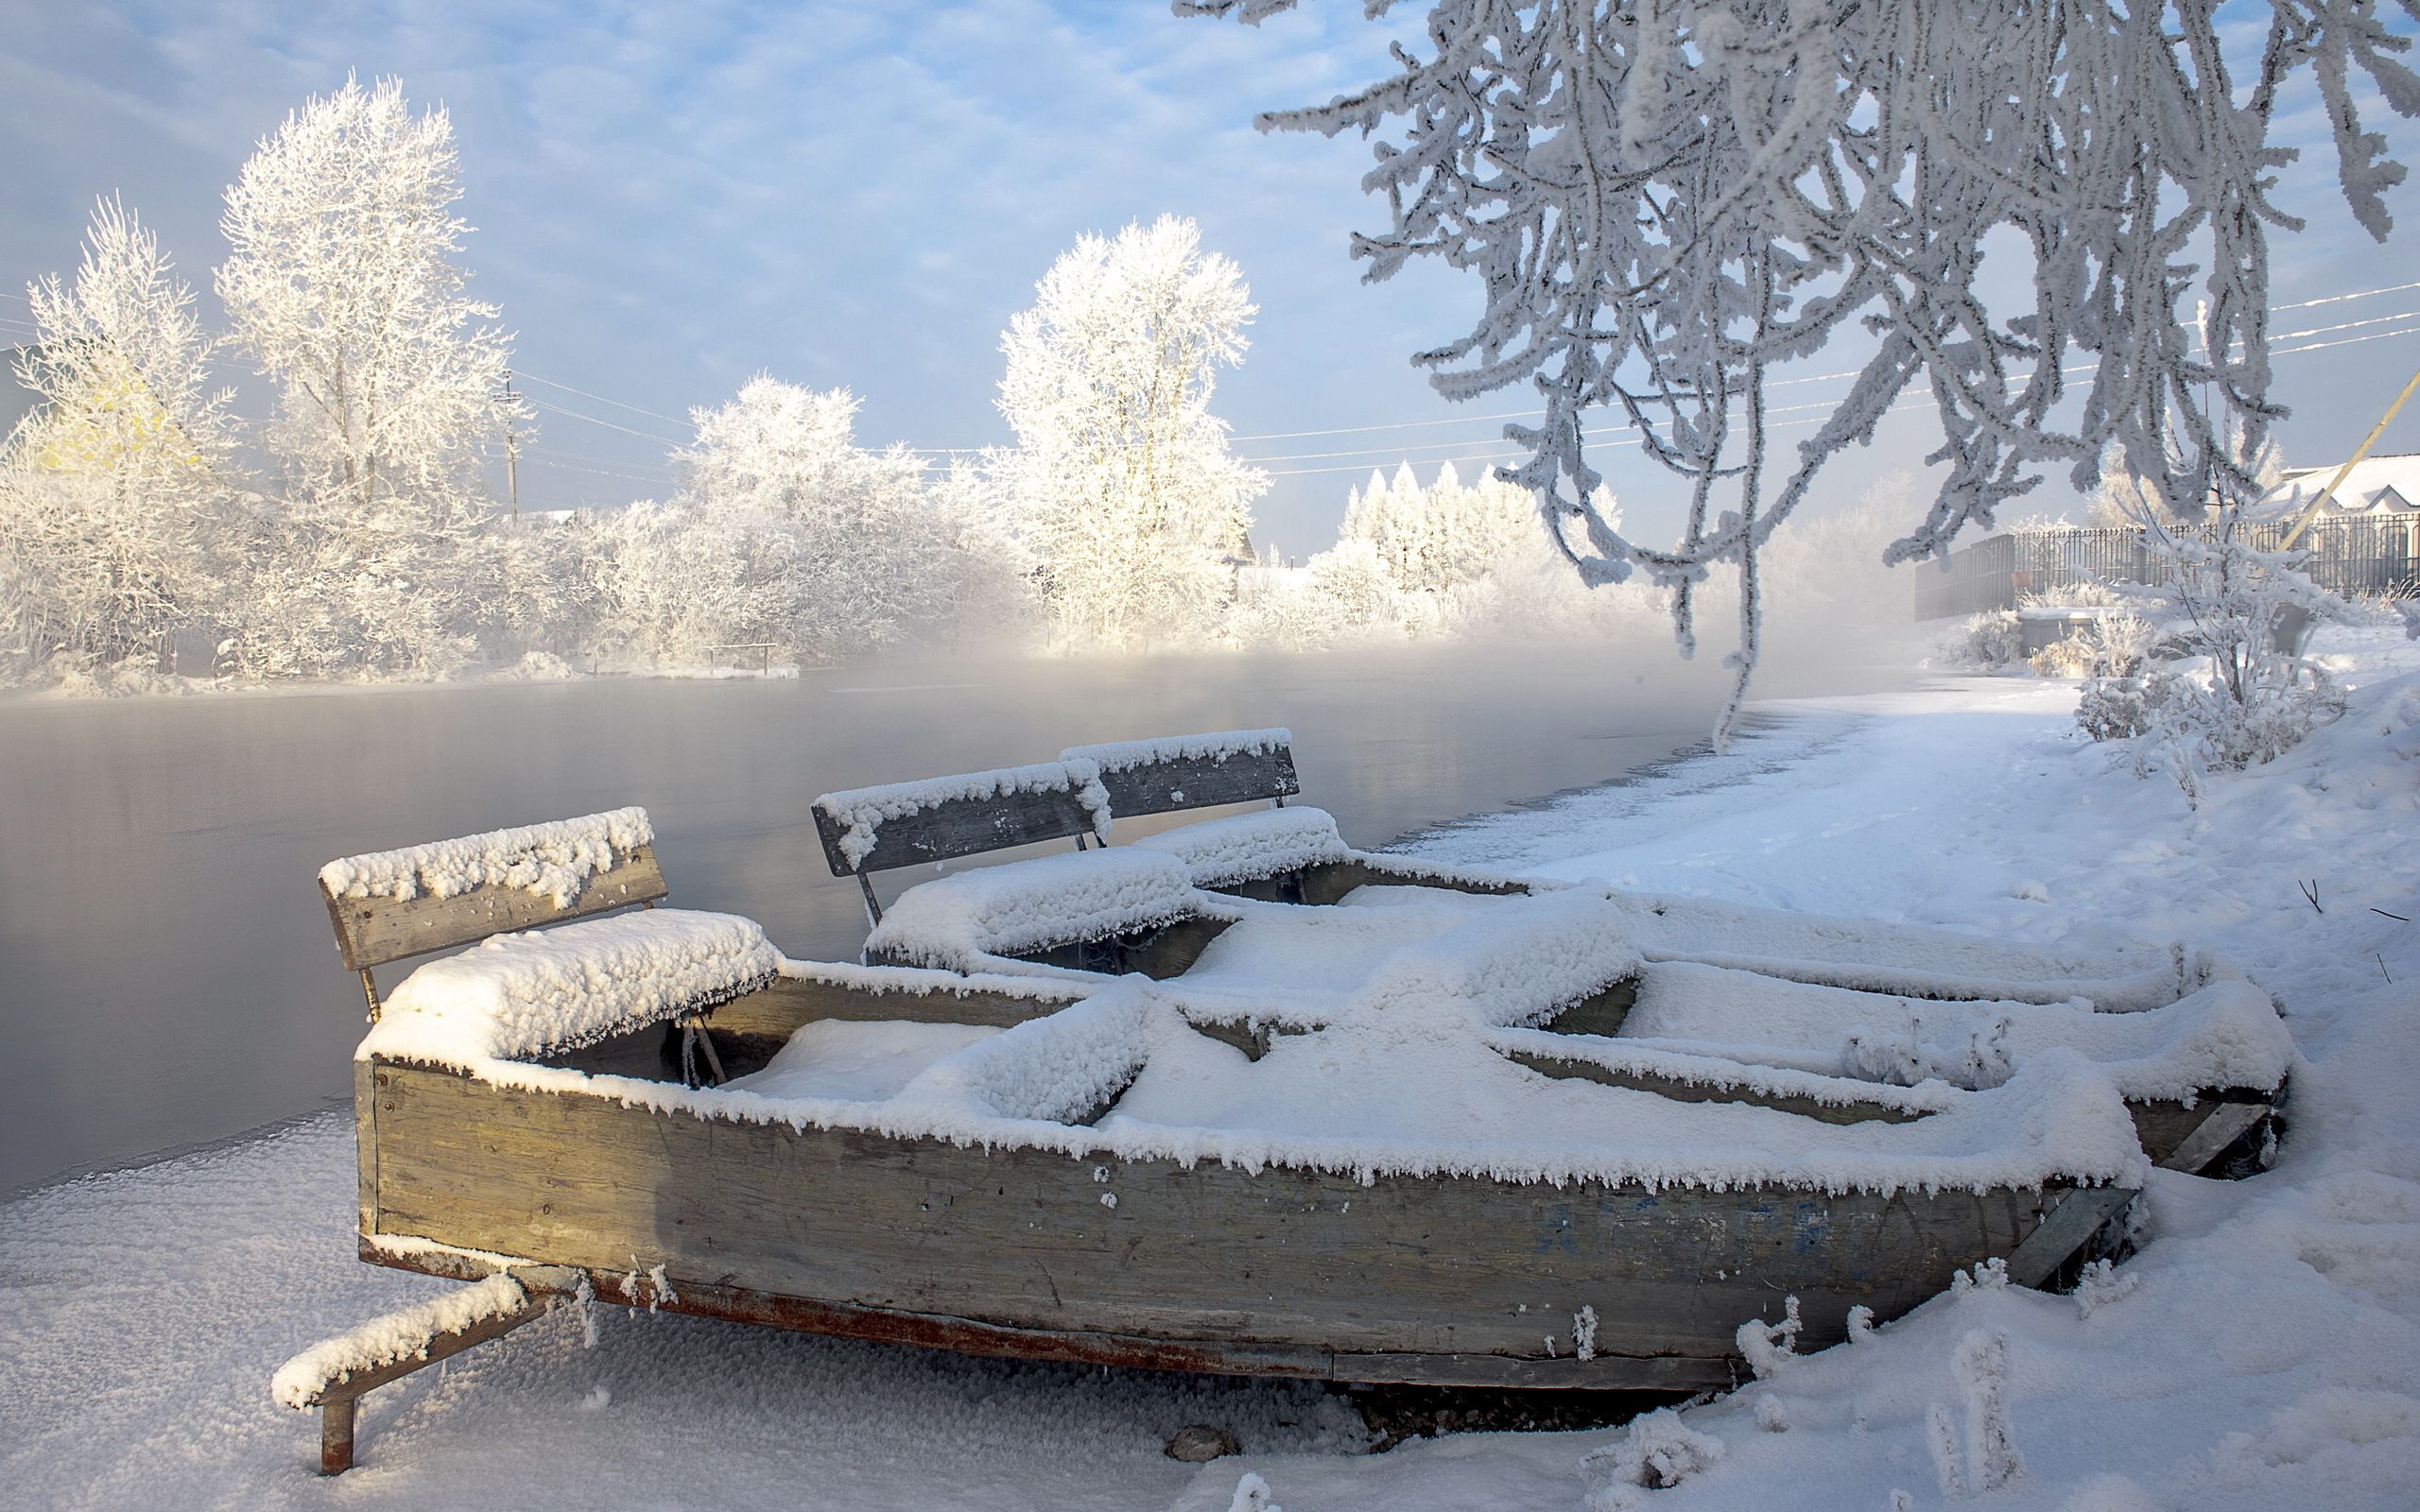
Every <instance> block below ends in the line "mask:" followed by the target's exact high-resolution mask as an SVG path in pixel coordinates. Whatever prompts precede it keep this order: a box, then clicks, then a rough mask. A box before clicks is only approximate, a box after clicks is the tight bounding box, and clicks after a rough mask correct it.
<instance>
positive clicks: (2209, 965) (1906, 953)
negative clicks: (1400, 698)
mask: <svg viewBox="0 0 2420 1512" xmlns="http://www.w3.org/2000/svg"><path fill="white" fill-rule="evenodd" d="M1301 790H1302V789H1301V782H1300V780H1299V778H1298V776H1297V774H1296V770H1295V765H1294V761H1293V751H1292V744H1291V737H1290V736H1289V734H1288V732H1287V731H1285V730H1236V731H1228V732H1224V733H1217V734H1206V735H1191V736H1180V737H1173V738H1168V739H1162V740H1150V741H1132V742H1125V743H1120V744H1115V745H1105V746H1085V747H1071V748H1069V749H1067V750H1065V751H1063V752H1061V753H1060V757H1059V760H1058V761H1057V762H1054V763H1045V764H1041V765H1030V766H1022V767H1012V768H1007V769H1003V770H999V771H993V772H977V773H970V774H965V775H962V776H958V777H948V778H940V779H933V780H928V781H925V782H903V783H894V784H888V785H885V786H880V787H872V788H860V789H856V790H852V791H849V792H843V793H836V794H826V795H824V796H823V797H822V798H821V799H817V801H816V805H815V815H816V819H817V822H818V825H819V828H820V830H821V834H822V838H823V842H824V850H825V855H826V858H827V860H828V861H829V863H830V865H831V867H832V869H833V872H834V874H835V875H838V876H849V875H854V876H856V879H857V881H858V883H859V885H860V886H861V887H863V888H864V889H865V896H866V901H867V909H868V915H869V918H870V919H871V920H872V922H873V931H872V933H871V934H870V935H869V936H868V939H867V948H866V959H868V960H869V961H874V962H884V963H890V964H900V965H915V966H926V967H935V968H939V969H942V970H946V971H961V972H977V973H984V974H1010V975H1012V974H1020V973H1026V972H1033V971H1043V972H1047V973H1050V974H1052V975H1056V976H1062V977H1072V978H1077V979H1085V978H1090V979H1098V978H1102V977H1108V976H1115V975H1117V974H1121V973H1124V972H1129V971H1140V972H1142V973H1144V974H1146V975H1148V976H1151V977H1154V978H1163V979H1175V980H1176V981H1177V982H1178V983H1179V984H1181V986H1182V987H1183V988H1184V992H1185V995H1186V996H1187V997H1188V998H1189V999H1190V1000H1191V1001H1193V1002H1194V1003H1195V1004H1196V1005H1213V1004H1217V1003H1219V1002H1221V1001H1224V1002H1226V1003H1227V1004H1229V1005H1231V1006H1232V1007H1233V1008H1234V1009H1235V1011H1236V1013H1237V1014H1238V1015H1240V1016H1241V1017H1243V1018H1245V1019H1247V1020H1249V1021H1251V1022H1253V1023H1254V1024H1255V1025H1268V1026H1273V1027H1278V1028H1283V1027H1285V1026H1287V1025H1288V1024H1289V1023H1294V1022H1317V1021H1318V1019H1319V1015H1320V1013H1321V1011H1322V1009H1321V1005H1322V1002H1326V1003H1330V1004H1332V1003H1334V1002H1336V1001H1339V1000H1340V996H1341V994H1343V993H1344V992H1346V991H1347V990H1349V988H1351V987H1352V986H1353V985H1355V984H1357V982H1358V981H1359V980H1360V979H1361V978H1362V977H1363V976H1365V975H1366V974H1367V972H1368V971H1370V970H1372V969H1374V966H1375V964H1376V963H1377V962H1379V961H1381V960H1383V959H1385V958H1386V956H1387V955H1388V954H1389V953H1391V952H1392V951H1396V950H1399V949H1402V948H1404V947H1406V946H1408V945H1411V944H1414V943H1417V942H1420V941H1423V940H1426V939H1429V938H1433V937H1435V936H1439V935H1441V934H1443V933H1446V932H1449V931H1453V930H1456V929H1461V928H1465V927H1467V926H1469V925H1470V924H1471V922H1472V921H1473V920H1474V919H1478V918H1480V917H1481V916H1483V915H1485V914H1487V913H1489V912H1491V911H1494V910H1500V909H1502V908H1505V907H1507V906H1510V907H1515V908H1518V907H1523V906H1528V904H1529V902H1530V901H1532V900H1535V899H1539V898H1543V897H1549V896H1570V895H1577V894H1581V893H1594V894H1595V895H1596V896H1598V897H1600V898H1601V899H1603V900H1604V902H1606V903H1607V904H1608V905H1609V906H1610V908H1611V910H1612V913H1611V915H1610V916H1609V919H1608V927H1609V928H1610V929H1613V930H1616V931H1618V932H1619V933H1620V934H1621V935H1623V936H1625V937H1627V938H1628V939H1629V940H1631V941H1632V942H1633V943H1634V945H1635V946H1636V948H1637V950H1638V954H1639V956H1640V959H1641V966H1640V969H1639V971H1637V972H1636V973H1635V974H1634V975H1633V976H1630V977H1627V978H1624V979H1622V980H1620V981H1616V982H1611V983H1608V984H1606V985H1605V986H1604V987H1603V988H1602V989H1601V990H1600V991H1599V992H1598V993H1597V994H1595V995H1594V996H1593V997H1592V998H1591V1000H1590V1001H1589V1002H1588V1003H1586V1004H1584V1005H1573V1007H1572V1009H1571V1010H1570V1011H1569V1012H1567V1013H1565V1014H1564V1015H1563V1016H1562V1018H1561V1019H1560V1020H1559V1021H1558V1022H1557V1023H1556V1024H1555V1026H1554V1027H1555V1028H1556V1029H1557V1030H1559V1031H1561V1032H1564V1033H1567V1034H1581V1033H1585V1034H1591V1035H1619V1036H1622V1037H1623V1038H1625V1039H1631V1040H1637V1039H1645V1038H1651V1039H1655V1040H1667V1041H1671V1042H1672V1044H1671V1046H1670V1047H1671V1048H1676V1049H1681V1050H1685V1051H1695V1052H1697V1053H1699V1054H1702V1055H1703V1054H1712V1055H1717V1056H1720V1057H1728V1058H1744V1059H1749V1060H1755V1061H1758V1062H1765V1063H1772V1064H1777V1065H1784V1066H1790V1067H1795V1068H1797V1069H1802V1070H1810V1071H1816V1072H1820V1073H1824V1074H1831V1075H1840V1076H1846V1077H1849V1078H1852V1079H1855V1080H1862V1081H1873V1082H1896V1083H1913V1082H1916V1081H1921V1080H1925V1079H1927V1078H1939V1079H1944V1080H1947V1081H1951V1082H1953V1083H1956V1084H1959V1085H1963V1086H1968V1087H1973V1086H1975V1085H1977V1084H1979V1082H1980V1081H1982V1080H1987V1079H1997V1078H1999V1077H2003V1076H2005V1075H2006V1074H2007V1073H2008V1071H2009V1069H2010V1068H2011V1066H2012V1065H2013V1064H2014V1062H2015V1061H2016V1060H2019V1059H2022V1058H2025V1057H2030V1056H2032V1055H2036V1054H2039V1053H2041V1052H2042V1051H2044V1050H2047V1049H2050V1048H2054V1047H2065V1048H2067V1049H2072V1050H2075V1051H2077V1052H2079V1053H2082V1054H2083V1055H2084V1056H2085V1057H2087V1058H2089V1059H2092V1060H2094V1061H2096V1062H2099V1063H2101V1064H2102V1065H2103V1066H2104V1067H2105V1069H2107V1071H2108V1072H2109V1074H2111V1075H2112V1076H2113V1077H2114V1078H2115V1079H2116V1080H2117V1082H2118V1086H2119V1087H2120V1090H2121V1091H2123V1093H2124V1095H2125V1098H2126V1102H2127V1106H2128V1109H2129V1111H2130V1112H2131V1113H2132V1115H2133V1116H2134V1118H2135V1125H2136V1128H2137V1132H2138V1136H2139V1138H2140V1140H2141V1142H2142V1143H2143V1146H2144V1148H2145V1150H2146V1152H2147V1153H2148V1154H2149V1155H2150V1156H2151V1157H2152V1160H2155V1161H2158V1162H2159V1163H2161V1164H2163V1165H2168V1166H2170V1167H2172V1168H2174V1169H2178V1170H2186V1171H2195V1172H2199V1171H2203V1170H2209V1169H2218V1168H2220V1167H2221V1165H2222V1164H2224V1165H2226V1166H2227V1167H2229V1168H2232V1169H2235V1170H2238V1171H2240V1170H2242V1169H2245V1168H2247V1167H2248V1165H2249V1163H2250V1162H2249V1161H2248V1160H2245V1159H2243V1157H2244V1156H2245V1155H2246V1154H2247V1153H2250V1152H2256V1151H2257V1150H2258V1148H2259V1147H2260V1144H2261V1140H2262V1137H2263V1136H2264V1135H2265V1134H2266V1133H2267V1132H2268V1125H2269V1123H2270V1121H2271V1120H2272V1118H2273V1114H2274V1111H2275V1108H2276V1105H2277V1103H2278V1101H2279V1099H2280V1098H2281V1096H2282V1095H2283V1091H2284V1088H2285V1081H2286V1073H2287V1068H2288V1065H2289V1062H2290V1058H2291V1054H2292V1045H2291V1042H2290V1039H2289V1037H2288V1036H2287V1034H2286V1031H2285V1028H2284V1025H2283V1024H2282V1023H2281V1022H2279V1020H2278V1018H2277V1015H2276V1012H2275V1010H2274V1008H2273V1005H2271V1004H2270V1003H2269V1002H2268V1000H2267V999H2266V997H2265V996H2263V995H2262V994H2261V993H2260V992H2259V991H2258V990H2257V989H2256V988H2253V987H2251V986H2250V985H2249V984H2248V983H2246V982H2244V981H2243V980H2242V979H2241V977H2240V975H2239V973H2238V972H2236V971H2234V970H2233V969H2232V968H2231V967H2230V966H2228V965H2227V964H2226V963H2224V962H2222V961H2218V960H2215V959H2212V958H2210V957H2207V956H2200V957H2195V956H2188V955H2187V954H2186V953H2185V952H2184V951H2183V950H2182V949H2181V948H2171V949H2169V950H2164V951H2142V950H2135V951H2132V952H2120V953H2115V954H2106V955H2099V956H2095V955H2086V954H2079V953H2073V952H2062V951H2054V950H2045V949H2042V948H2039V947H2031V946H2023V945H2017V944H2014V943H2011V942H2006V941H1999V940H1991V939H1983V938H1979V937H1975V936H1961V935H1953V934H1948V933H1945V932H1943V931H1937V930H1926V929H1918V928H1910V927H1908V926H1903V925H1888V924H1883V923H1879V922H1876V921H1873V920H1861V919H1834V918H1825V917H1822V916H1814V915H1806V914H1799V913H1792V912H1788V911H1784V910H1779V909H1763V908H1753V907H1743V906H1739V905H1737V904H1730V903H1724V902H1716V901H1712V900H1705V899H1689V898H1678V897H1664V896H1657V895H1653V894H1644V893H1638V892H1633V891H1625V890H1619V889H1612V888H1606V887H1603V886H1600V885H1574V884H1570V883H1565V882H1560V881H1553V880H1547V879H1539V878H1519V877H1513V876H1509V875H1504V874H1499V873H1488V872H1483V871H1475V870H1471V869H1468V868H1449V867H1442V866H1437V865H1433V864H1426V863H1423V862H1420V861H1417V860H1413V859H1409V858H1405V857H1400V856H1392V855H1386V854H1379V853H1372V852H1368V851H1357V850H1354V849H1353V848H1351V847H1349V846H1348V845H1346V844H1345V842H1344V840H1343V839H1342V837H1341V836H1340V834H1339V833H1338V831H1337V827H1336V824H1335V821H1334V820H1333V819H1332V818H1331V817H1329V816H1327V815H1326V814H1324V813H1322V811H1320V810H1318V809H1315V808H1305V807H1293V808H1288V807H1286V806H1285V803H1286V800H1287V799H1288V798H1291V797H1294V796H1296V795H1298V794H1299V793H1300V792H1301ZM1258 801H1271V802H1273V803H1274V804H1275V805H1277V806H1275V807H1273V808H1271V809H1268V810H1264V811H1261V812H1256V813H1245V814H1236V815H1231V816H1226V817H1221V818H1214V819H1208V820H1202V821H1197V822H1194V823H1191V824H1186V825H1184V826H1182V827H1180V828H1177V829H1173V830H1167V831H1162V832H1160V833H1152V834H1147V835H1144V836H1142V837H1140V838H1138V839H1135V840H1133V841H1132V843H1131V844H1129V845H1127V846H1124V847H1120V848H1118V849H1117V850H1116V851H1109V850H1105V849H1104V850H1087V849H1086V844H1087V841H1091V840H1097V841H1098V842H1100V844H1101V845H1102V846H1103V847H1106V846H1107V845H1108V843H1109V840H1110V838H1111V833H1112V830H1111V824H1112V821H1113V820H1114V819H1115V818H1118V817H1127V818H1132V817H1139V816H1154V815H1165V814H1170V813H1176V812H1180V811H1185V810H1192V809H1199V808H1202V807H1209V806H1225V805H1235V804H1239V803H1251V802H1258ZM1067 838H1072V839H1074V840H1075V842H1076V845H1077V847H1078V851H1077V852H1074V853H1069V854H1065V855H1060V856H1049V857H1045V858H1041V859H1036V860H1028V861H1022V862H1015V863H1011V864H1009V865H1006V866H995V867H990V868H981V869H977V870H973V871H961V872H958V873H955V874H952V875H948V876H943V877H939V878H935V879H933V880H931V881H927V882H925V883H922V884H920V885H916V886H913V887H910V888H908V890H907V891H906V892H905V893H904V894H902V895H901V896H900V898H899V899H898V900H897V901H896V902H894V903H893V904H892V905H891V906H890V911H889V912H888V913H886V912H885V911H884V910H883V908H882V906H881V904H880V902H879V901H878V899H877V897H876V894H875V892H874V890H873V883H872V876H873V874H874V873H877V872H881V871H886V870H892V869H898V868H907V867H910V866H915V865H919V864H925V863H942V862H948V861H953V860H957V859H959V858H961V857H965V856H970V855H977V854H981V853H984V852H988V851H995V850H998V849H1003V848H1005V847H1007V846H1011V845H1020V844H1030V843H1033V842H1037V841H1047V840H1053V839H1067ZM1280 961H1282V962H1285V963H1287V965H1286V966H1285V967H1284V968H1279V969H1273V968H1272V965H1271V963H1273V962H1280ZM1634 1002H1636V1003H1638V1004H1639V1005H1641V1007H1640V1009H1639V1011H1638V1012H1637V1013H1636V1014H1633V1012H1632V1005H1633V1003H1634ZM1261 1038H1262V1040H1263V1041H1264V1042H1265V1039H1266V1034H1265V1033H1262V1035H1261ZM1576 1048H1577V1047H1571V1046H1565V1047H1564V1054H1562V1055H1553V1054H1548V1053H1547V1052H1545V1051H1543V1050H1530V1051H1523V1052H1521V1054H1523V1055H1524V1056H1526V1057H1528V1063H1530V1064H1532V1065H1533V1066H1534V1067H1536V1069H1539V1070H1542V1071H1546V1072H1547V1073H1548V1074H1576V1075H1582V1076H1588V1077H1591V1078H1594V1079H1599V1080H1603V1079H1604V1078H1605V1077H1606V1075H1607V1074H1608V1072H1607V1069H1606V1064H1605V1061H1604V1058H1603V1057H1604V1055H1605V1054H1606V1052H1605V1051H1603V1050H1601V1049H1599V1050H1598V1051H1596V1052H1593V1053H1591V1054H1582V1055H1579V1056H1577V1057H1574V1056H1573V1055H1572V1054H1571V1053H1570V1052H1572V1051H1573V1050H1574V1049H1576ZM2222 1158H2227V1159H2224V1160H2222Z"/></svg>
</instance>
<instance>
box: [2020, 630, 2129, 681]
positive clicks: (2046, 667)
mask: <svg viewBox="0 0 2420 1512" xmlns="http://www.w3.org/2000/svg"><path fill="white" fill-rule="evenodd" d="M2158 638H2159V632H2158V631H2156V630H2154V629H2153V628H2152V626H2151V623H2150V622H2149V621H2147V620H2143V619H2139V618H2137V617H2136V616H2135V615H2132V614H2104V615H2101V616H2100V618H2098V619H2095V620H2094V621H2093V622H2092V623H2091V624H2089V625H2087V626H2085V627H2083V628H2082V629H2080V630H2077V631H2074V632H2072V633H2070V634H2068V635H2066V636H2063V637H2061V638H2060V639H2058V640H2056V641H2053V642H2051V643H2050V644H2048V645H2046V646H2044V647H2043V648H2042V649H2041V650H2039V651H2036V652H2034V653H2033V655H2032V656H2031V657H2030V658H2029V659H2028V660H2027V664H2028V665H2029V666H2031V668H2032V669H2033V672H2034V675H2035V676H2037V677H2045V678H2123V677H2131V676H2133V675H2134V674H2135V673H2136V672H2139V671H2140V670H2142V665H2143V662H2144V661H2145V659H2147V658H2148V657H2149V656H2150V655H2151V651H2152V644H2153V643H2154V642H2155V641H2156V640H2157V639H2158Z"/></svg>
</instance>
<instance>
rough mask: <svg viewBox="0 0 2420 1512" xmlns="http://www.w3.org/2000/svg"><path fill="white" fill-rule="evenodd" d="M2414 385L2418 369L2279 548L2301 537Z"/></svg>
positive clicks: (2285, 548)
mask: <svg viewBox="0 0 2420 1512" xmlns="http://www.w3.org/2000/svg"><path fill="white" fill-rule="evenodd" d="M2414 388H2420V372H2415V373H2413V374H2412V375H2411V381H2410V382H2408V383H2406V384H2405V385H2404V386H2403V392H2401V393H2399V394H2397V395H2395V396H2394V404H2389V405H2387V406H2386V413H2385V414H2383V415H2380V416H2379V417H2378V422H2377V424H2375V425H2373V426H2371V427H2370V434H2369V435H2368V436H2366V437H2364V438H2362V439H2361V446H2360V450H2359V451H2357V452H2355V453H2354V454H2353V455H2351V456H2349V457H2347V458H2346V459H2345V462H2344V465H2343V466H2342V467H2340V468H2338V469H2337V470H2336V475H2335V476H2334V477H2332V478H2329V479H2328V480H2327V487H2325V488H2324V489H2322V490H2319V497H2318V498H2316V499H2313V500H2311V501H2310V506H2309V507H2308V508H2306V509H2304V510H2303V512H2302V514H2301V515H2300V516H2299V517H2297V518H2296V519H2295V521H2294V527H2293V528H2292V529H2291V530H2289V531H2287V532H2286V539H2285V540H2283V541H2279V542H2278V543H2277V549H2278V550H2279V551H2289V550H2291V549H2292V547H2293V544H2294V542H2295V541H2300V540H2301V539H2302V538H2303V532H2304V531H2306V530H2308V529H2309V528H2310V523H2311V522H2312V521H2314V520H2316V519H2318V518H2319V508H2320V506H2322V505H2324V504H2325V503H2326V502H2327V501H2328V500H2329V498H2331V497H2333V496H2334V494H2335V492H2336V490H2338V489H2340V488H2342V487H2343V486H2344V480H2345V479H2346V478H2347V477H2349V476H2351V475H2352V472H2353V469H2354V467H2355V465H2356V464H2358V463H2359V461H2360V460H2361V458H2363V457H2365V456H2367V455H2370V448H2371V447H2373V446H2376V445H2377V444H2378V438H2379V437H2381V436H2383V435H2385V434H2386V427H2387V422H2388V421H2392V420H2394V412H2395V411H2396V410H2399V409H2401V408H2402V407H2403V402H2404V401H2405V400H2407V399H2410V398H2411V390H2413V389H2414Z"/></svg>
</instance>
